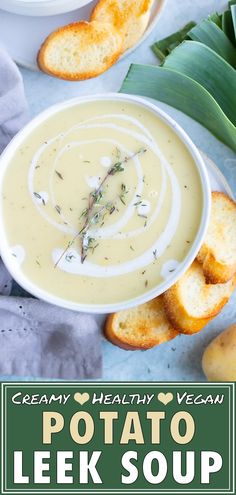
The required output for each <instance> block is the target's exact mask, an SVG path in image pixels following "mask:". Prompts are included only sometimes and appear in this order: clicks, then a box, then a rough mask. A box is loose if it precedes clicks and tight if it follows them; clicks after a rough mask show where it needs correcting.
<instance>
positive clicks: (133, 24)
mask: <svg viewBox="0 0 236 495" xmlns="http://www.w3.org/2000/svg"><path fill="white" fill-rule="evenodd" d="M152 3H153V0H139V1H137V0H123V1H122V0H100V1H99V2H98V3H97V4H96V5H95V7H94V9H93V11H92V13H91V17H90V19H91V20H97V21H99V22H110V23H111V24H112V25H113V26H114V27H115V28H116V29H117V30H118V31H119V32H120V34H121V35H122V37H123V50H122V51H123V52H124V51H125V50H128V49H129V48H130V47H131V46H133V45H135V44H136V43H137V42H138V40H139V39H140V38H141V36H142V35H143V33H144V31H145V29H146V27H147V25H148V21H149V18H150V12H151V7H152Z"/></svg>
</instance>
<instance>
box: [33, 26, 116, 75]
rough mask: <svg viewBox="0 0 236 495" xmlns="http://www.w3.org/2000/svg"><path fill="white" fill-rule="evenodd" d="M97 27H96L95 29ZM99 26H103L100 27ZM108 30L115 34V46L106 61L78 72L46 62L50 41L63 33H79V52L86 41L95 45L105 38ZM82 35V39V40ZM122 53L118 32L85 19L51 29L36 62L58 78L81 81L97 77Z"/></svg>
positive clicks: (85, 44)
mask: <svg viewBox="0 0 236 495" xmlns="http://www.w3.org/2000/svg"><path fill="white" fill-rule="evenodd" d="M96 28H97V29H96ZM100 28H103V30H102V29H100ZM109 32H110V33H112V34H115V36H116V37H117V48H116V49H115V50H114V52H111V53H110V55H109V56H107V57H106V63H105V64H104V65H103V66H101V67H98V66H96V64H95V66H94V69H93V70H91V69H90V70H83V71H78V72H74V73H72V72H68V71H63V70H58V69H55V68H53V67H50V66H49V64H48V63H47V53H48V49H49V48H50V47H51V45H52V43H53V42H55V41H57V40H60V39H62V38H63V36H64V35H65V34H68V33H71V34H72V35H73V36H76V34H79V35H80V40H81V43H82V47H81V53H82V51H83V50H86V46H87V44H88V42H89V41H90V43H93V44H94V45H96V44H97V43H101V42H102V41H103V40H105V39H107V37H108V36H109ZM83 37H84V40H83ZM121 53H122V38H121V36H120V35H119V33H118V32H117V31H116V30H115V28H112V27H111V26H110V25H108V24H100V23H97V22H92V23H89V22H87V21H80V22H74V23H71V24H68V25H67V26H63V27H61V28H59V29H57V30H55V31H53V32H52V33H51V34H50V35H49V36H48V37H47V38H46V40H45V41H44V43H43V44H42V46H41V48H40V50H39V52H38V57H37V62H38V66H39V68H40V69H41V70H42V71H43V72H46V73H47V74H49V75H51V76H54V77H58V78H60V79H65V80H67V81H82V80H85V79H90V78H92V77H97V76H99V75H100V74H102V73H103V72H105V71H106V70H108V69H109V68H110V67H111V66H112V65H113V64H114V63H115V62H116V61H117V59H118V58H119V56H120V55H121Z"/></svg>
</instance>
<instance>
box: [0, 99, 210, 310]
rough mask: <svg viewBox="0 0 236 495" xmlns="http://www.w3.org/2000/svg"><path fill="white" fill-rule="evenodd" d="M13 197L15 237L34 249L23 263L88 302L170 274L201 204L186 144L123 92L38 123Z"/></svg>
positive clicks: (11, 186)
mask: <svg viewBox="0 0 236 495" xmlns="http://www.w3.org/2000/svg"><path fill="white" fill-rule="evenodd" d="M117 163H119V164H121V166H120V168H121V170H119V171H118V173H115V174H111V175H109V174H108V172H109V170H111V168H112V167H113V166H114V165H115V164H117ZM13 174H14V177H16V179H17V177H18V180H16V182H13V181H12V179H11V178H12V177H13ZM104 179H105V182H104V183H103V181H104ZM101 184H103V185H102V187H101V188H100V186H101ZM99 190H100V192H102V195H101V197H100V198H99V201H98V202H97V204H96V203H94V206H93V209H92V210H91V211H89V214H88V211H87V210H88V205H89V202H91V197H92V196H93V195H94V194H96V191H99ZM4 197H5V199H4V211H5V217H6V226H7V230H8V238H9V246H16V245H17V246H21V249H23V250H24V251H25V255H24V256H22V255H21V257H20V260H21V270H23V271H25V272H26V273H27V275H28V276H29V277H30V278H31V279H32V280H33V281H35V283H37V284H38V285H39V286H41V287H43V288H44V289H46V290H48V291H49V292H52V293H53V294H55V295H58V296H59V297H63V298H68V299H69V300H73V301H77V300H79V301H82V302H84V303H88V304H89V303H92V302H94V301H96V302H98V303H101V304H102V303H110V302H111V303H112V302H113V301H114V300H122V298H123V297H124V296H125V297H124V298H125V299H128V298H132V297H135V296H137V295H139V294H141V293H143V292H144V291H147V290H149V289H151V288H152V287H154V286H155V285H157V284H158V283H161V281H162V280H163V278H168V276H170V275H171V273H172V272H173V271H174V270H176V268H177V267H178V265H179V264H180V263H181V262H182V261H183V259H184V258H185V256H186V254H187V252H188V251H189V249H190V247H191V245H192V243H193V241H194V239H195V237H196V233H197V231H198V228H199V224H200V219H201V207H202V190H201V183H200V178H199V176H198V171H197V170H196V166H195V163H194V160H193V158H192V157H191V155H190V153H189V152H188V150H187V149H186V147H185V145H184V144H183V143H182V142H181V140H180V139H179V138H178V137H177V135H176V134H175V132H174V131H173V130H172V129H171V128H169V127H168V126H167V124H165V123H164V122H163V121H162V120H161V119H159V118H158V117H157V116H156V115H155V114H153V113H152V112H151V111H150V110H148V109H146V108H142V107H140V106H138V105H136V104H133V103H123V102H121V101H104V102H101V101H98V102H91V103H87V104H82V103H81V104H79V105H77V106H76V107H75V108H72V109H70V110H64V111H62V112H60V113H59V114H57V115H55V116H53V117H51V118H50V119H48V121H47V122H46V123H45V124H44V125H43V124H42V125H41V127H39V129H37V131H36V130H35V131H33V132H32V134H31V136H30V137H29V138H28V139H26V140H25V143H24V144H23V146H22V148H21V149H20V150H19V151H18V152H17V153H16V155H15V157H14V159H13V160H12V163H11V167H9V171H8V174H7V175H6V178H5V183H4ZM193 205H194V208H193ZM12 209H13V210H14V211H18V220H17V221H16V218H14V216H13V215H11V214H10V211H12ZM20 209H21V215H20V214H19V211H20ZM98 212H100V213H99V215H100V217H99V218H98V221H96V222H95V221H94V222H93V221H92V220H93V219H94V217H95V216H96V214H98ZM87 217H89V224H88V225H87V227H86V230H85V231H83V230H82V229H83V226H84V225H85V220H86V218H87ZM27 224H28V225H29V224H31V225H30V228H29V229H28V228H27ZM91 239H92V241H91ZM81 251H84V253H85V254H86V256H82V254H81ZM18 259H19V258H17V257H16V263H18V261H17V260H18ZM168 267H170V268H168Z"/></svg>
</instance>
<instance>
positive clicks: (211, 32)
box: [188, 20, 236, 68]
mask: <svg viewBox="0 0 236 495" xmlns="http://www.w3.org/2000/svg"><path fill="white" fill-rule="evenodd" d="M188 36H189V38H191V40H193V41H199V42H200V43H203V44H204V45H206V46H208V47H209V48H211V49H212V50H214V51H215V52H216V53H218V55H220V56H221V57H222V58H224V59H225V60H226V62H228V63H229V64H230V65H232V66H233V67H234V68H236V49H235V47H234V45H233V44H232V43H231V41H230V40H229V38H228V37H227V36H226V35H225V33H224V32H223V31H222V30H221V29H220V28H219V27H218V26H217V25H216V24H215V23H214V22H212V21H208V20H204V21H202V22H200V23H199V24H198V25H197V26H195V27H194V28H193V29H191V31H189V33H188Z"/></svg>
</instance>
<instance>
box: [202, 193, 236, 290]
mask: <svg viewBox="0 0 236 495" xmlns="http://www.w3.org/2000/svg"><path fill="white" fill-rule="evenodd" d="M222 199H223V200H224V202H225V205H227V207H228V209H229V215H230V212H232V210H235V212H236V203H235V202H234V201H233V200H232V199H231V198H230V197H229V196H227V195H226V194H225V193H223V192H219V191H214V192H213V193H212V201H217V200H222ZM212 221H213V220H212ZM219 231H220V232H221V233H222V242H224V227H223V225H222V227H221V226H220V225H219ZM235 236H236V224H235ZM235 249H236V248H235ZM197 260H198V261H199V263H201V264H202V266H203V272H204V275H205V277H206V281H207V283H209V284H224V283H226V282H228V281H229V280H230V279H232V277H233V276H234V274H235V273H236V262H235V263H233V264H226V263H223V262H222V261H220V260H219V259H217V253H216V252H214V250H213V249H212V248H210V246H209V245H208V244H207V239H206V241H205V242H204V243H203V245H202V247H201V249H200V251H199V253H198V255H197Z"/></svg>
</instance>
